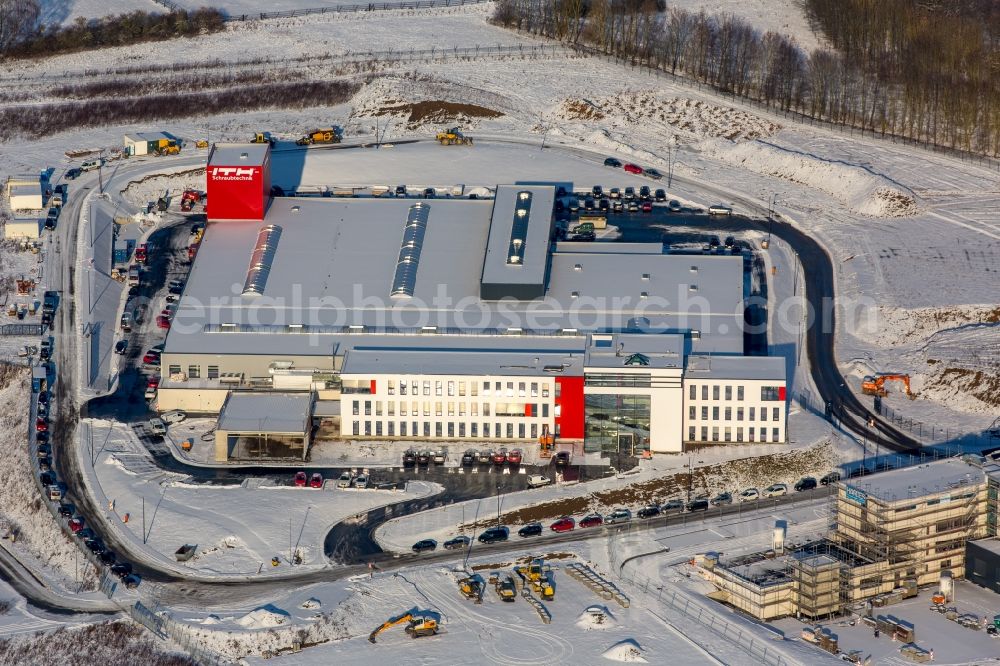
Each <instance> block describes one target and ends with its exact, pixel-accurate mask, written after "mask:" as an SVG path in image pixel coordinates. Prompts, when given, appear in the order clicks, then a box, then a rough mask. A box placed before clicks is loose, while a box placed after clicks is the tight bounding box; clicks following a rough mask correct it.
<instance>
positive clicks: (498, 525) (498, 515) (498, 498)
mask: <svg viewBox="0 0 1000 666" xmlns="http://www.w3.org/2000/svg"><path fill="white" fill-rule="evenodd" d="M500 497H501V495H500V484H499V483H498V484H497V527H500Z"/></svg>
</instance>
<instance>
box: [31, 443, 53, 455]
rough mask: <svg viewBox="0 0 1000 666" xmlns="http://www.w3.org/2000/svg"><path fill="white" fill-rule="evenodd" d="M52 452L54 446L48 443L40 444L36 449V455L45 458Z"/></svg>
mask: <svg viewBox="0 0 1000 666" xmlns="http://www.w3.org/2000/svg"><path fill="white" fill-rule="evenodd" d="M50 453H52V447H51V446H49V445H48V444H39V445H38V449H37V450H36V451H35V455H37V456H38V457H39V458H44V457H45V456H47V455H49V454H50Z"/></svg>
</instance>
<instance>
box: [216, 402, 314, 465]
mask: <svg viewBox="0 0 1000 666" xmlns="http://www.w3.org/2000/svg"><path fill="white" fill-rule="evenodd" d="M312 406H313V395H312V393H311V392H307V391H303V392H301V393H278V392H270V391H269V392H250V391H233V392H232V393H230V394H229V397H228V398H227V399H226V402H225V404H223V405H222V411H221V412H220V414H219V424H218V427H217V428H216V430H215V460H216V462H226V461H227V460H233V459H236V460H279V459H282V460H288V459H295V460H304V459H305V457H306V453H307V452H308V451H309V443H310V440H311V436H312Z"/></svg>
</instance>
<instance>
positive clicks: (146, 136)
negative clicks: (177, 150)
mask: <svg viewBox="0 0 1000 666" xmlns="http://www.w3.org/2000/svg"><path fill="white" fill-rule="evenodd" d="M162 139H166V140H168V141H173V140H174V137H173V136H171V135H169V134H167V133H165V132H130V133H129V134H126V135H125V140H126V141H131V142H132V143H140V142H142V141H160V140H162Z"/></svg>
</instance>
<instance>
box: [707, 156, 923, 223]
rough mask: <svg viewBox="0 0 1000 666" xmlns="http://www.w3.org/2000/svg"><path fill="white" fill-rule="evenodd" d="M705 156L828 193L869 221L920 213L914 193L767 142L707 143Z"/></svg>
mask: <svg viewBox="0 0 1000 666" xmlns="http://www.w3.org/2000/svg"><path fill="white" fill-rule="evenodd" d="M700 147H701V149H702V152H704V153H705V154H706V155H709V156H711V157H713V158H715V159H718V160H721V161H723V162H727V163H729V164H733V165H736V166H739V167H742V168H744V169H748V170H750V171H753V172H755V173H759V174H762V175H766V176H775V177H777V178H783V179H785V180H789V181H791V182H793V183H799V184H802V185H805V186H807V187H812V188H815V189H817V190H821V191H823V192H826V193H827V194H829V195H831V196H833V197H834V198H836V199H837V200H839V201H841V202H842V203H844V204H845V205H846V206H848V207H849V208H850V209H851V210H854V211H855V212H858V213H861V214H862V215H866V216H868V217H903V216H906V215H914V214H916V213H917V203H916V199H915V197H914V194H913V192H912V191H910V190H909V189H908V188H905V187H903V186H901V185H898V184H896V183H893V182H892V181H890V180H889V179H887V178H885V177H884V176H881V175H878V174H875V173H872V172H870V171H868V170H866V169H864V168H862V167H860V166H853V165H851V164H844V163H840V162H835V161H830V160H826V159H823V158H820V157H817V156H815V155H811V154H809V153H806V152H802V151H798V150H791V149H787V148H782V147H781V146H777V145H775V144H771V143H767V142H765V141H753V142H748V143H732V142H728V141H705V142H704V143H702V145H701V146H700Z"/></svg>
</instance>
